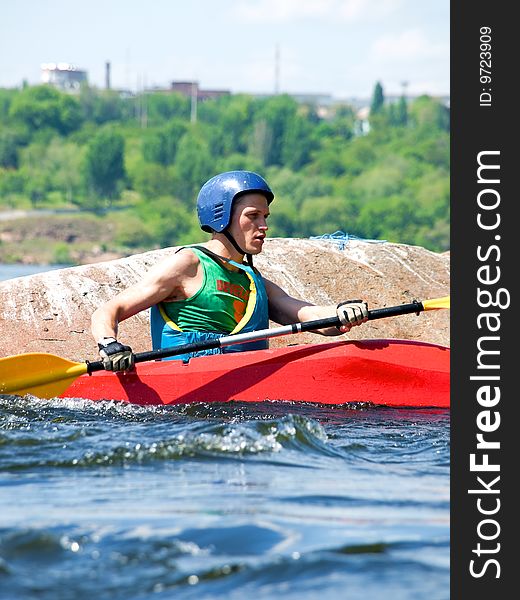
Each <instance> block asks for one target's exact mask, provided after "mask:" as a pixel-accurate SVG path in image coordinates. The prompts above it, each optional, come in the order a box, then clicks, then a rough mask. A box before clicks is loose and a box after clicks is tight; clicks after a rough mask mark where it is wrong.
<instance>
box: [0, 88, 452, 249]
mask: <svg viewBox="0 0 520 600" xmlns="http://www.w3.org/2000/svg"><path fill="white" fill-rule="evenodd" d="M190 106H191V99H190V98H186V97H183V96H182V95H179V94H169V93H159V92H146V93H143V94H139V95H137V96H124V95H121V94H119V93H117V92H116V91H112V90H97V89H95V88H89V87H84V88H82V90H81V92H80V94H79V95H78V96H71V95H68V94H66V93H63V92H59V91H57V90H55V89H53V88H52V87H49V86H34V87H30V86H27V87H25V88H24V89H22V90H0V206H9V207H23V208H30V207H31V206H32V207H55V206H63V207H70V206H71V205H76V206H78V207H80V208H88V209H91V210H92V209H94V210H97V209H103V210H105V209H107V208H110V206H111V205H112V204H113V203H115V202H117V204H118V206H119V207H120V208H121V209H123V210H121V211H119V212H118V213H117V214H118V219H117V223H118V229H117V235H116V238H117V239H116V241H115V242H110V243H114V244H115V246H118V247H124V248H130V249H140V250H141V249H145V248H147V247H150V246H152V247H156V246H160V245H167V244H179V243H191V242H196V241H198V240H200V239H201V235H202V234H201V232H200V229H199V228H198V225H197V221H196V215H195V210H194V208H195V199H196V196H197V194H198V191H199V189H200V187H201V185H202V184H203V183H204V182H205V181H206V180H207V179H208V178H209V177H211V176H213V175H215V174H216V173H218V172H221V171H228V170H235V169H246V170H252V171H255V172H257V173H260V174H261V175H263V176H265V177H266V179H267V181H269V184H270V185H271V187H272V189H273V191H274V193H275V202H274V203H273V205H272V207H271V217H270V219H269V230H270V231H269V232H270V234H271V235H274V236H281V237H284V236H300V237H307V236H310V235H320V234H323V233H333V232H334V231H336V230H339V229H342V230H344V231H348V232H349V233H352V234H355V235H358V236H360V237H368V238H381V239H390V240H392V241H399V242H406V243H413V244H419V245H424V246H426V247H427V248H430V249H432V250H438V251H442V250H447V249H448V248H449V202H450V198H449V172H450V155H449V152H450V138H449V109H448V108H447V107H445V106H443V104H442V103H441V102H439V101H438V100H436V99H434V98H431V97H428V96H422V97H420V98H417V99H414V100H412V99H408V100H407V99H406V98H404V97H402V98H400V99H399V100H398V101H397V102H395V103H388V102H385V96H384V91H383V88H382V86H381V84H380V83H379V82H378V83H376V85H375V87H374V94H373V97H372V101H371V107H370V109H371V112H370V114H369V116H368V124H367V123H366V122H364V121H361V120H360V119H359V118H358V117H357V116H356V115H357V111H356V110H354V108H353V107H351V106H349V105H348V104H345V103H344V104H338V105H334V106H331V107H327V109H326V113H324V112H321V111H320V112H319V113H318V112H317V110H316V108H315V107H312V106H307V105H303V104H299V103H298V102H296V101H295V100H294V99H293V98H291V97H290V96H288V95H277V96H273V97H268V98H254V97H253V96H249V95H245V94H238V95H227V96H222V97H220V98H217V99H214V100H205V101H203V102H199V104H198V107H197V122H196V123H192V122H191V119H190ZM100 218H103V219H108V215H106V216H104V217H100ZM111 239H113V238H111ZM105 243H106V242H105ZM107 249H109V250H110V249H111V248H110V247H108V246H107Z"/></svg>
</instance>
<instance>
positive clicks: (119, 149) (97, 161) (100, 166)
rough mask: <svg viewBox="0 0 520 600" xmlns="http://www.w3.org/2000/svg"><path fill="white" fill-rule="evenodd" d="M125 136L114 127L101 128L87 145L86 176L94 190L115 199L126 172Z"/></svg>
mask: <svg viewBox="0 0 520 600" xmlns="http://www.w3.org/2000/svg"><path fill="white" fill-rule="evenodd" d="M124 147H125V141H124V138H123V136H122V135H121V134H120V133H118V132H117V131H115V130H113V129H112V128H108V127H106V128H102V129H100V130H99V131H98V132H97V133H96V135H95V136H94V137H93V139H92V140H91V141H90V143H89V144H88V147H87V152H86V155H85V163H84V170H85V177H86V181H87V184H88V185H89V186H90V187H91V188H92V190H93V191H94V192H95V193H97V194H100V195H101V196H104V197H106V198H109V199H113V198H114V197H115V196H116V194H117V192H118V190H119V189H120V183H122V182H123V180H124V178H125V176H126V173H125V167H124Z"/></svg>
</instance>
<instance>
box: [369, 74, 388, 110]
mask: <svg viewBox="0 0 520 600" xmlns="http://www.w3.org/2000/svg"><path fill="white" fill-rule="evenodd" d="M384 104H385V96H384V93H383V86H382V85H381V84H380V83H379V81H378V82H377V83H376V85H375V87H374V92H373V94H372V102H371V103H370V114H371V115H377V114H378V113H381V112H382V111H383V106H384Z"/></svg>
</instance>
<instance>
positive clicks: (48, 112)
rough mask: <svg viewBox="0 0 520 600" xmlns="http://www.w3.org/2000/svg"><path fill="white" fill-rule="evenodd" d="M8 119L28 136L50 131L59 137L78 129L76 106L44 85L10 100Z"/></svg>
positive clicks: (79, 117) (70, 98) (77, 103)
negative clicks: (40, 130) (12, 120)
mask: <svg viewBox="0 0 520 600" xmlns="http://www.w3.org/2000/svg"><path fill="white" fill-rule="evenodd" d="M9 116H10V117H12V118H13V119H14V120H15V121H19V122H21V123H23V124H25V125H26V126H27V127H28V129H29V131H31V132H35V131H37V130H39V129H42V128H50V129H54V130H55V131H57V132H58V133H60V134H62V135H67V134H69V133H71V132H72V131H74V130H75V129H78V128H79V127H80V126H81V121H82V118H81V109H80V105H79V102H78V101H77V100H76V99H75V98H73V97H72V96H69V95H66V94H62V93H60V92H59V91H58V90H55V89H54V88H52V87H49V86H46V85H40V86H35V87H27V88H25V89H23V90H22V91H21V92H20V93H19V94H18V95H16V96H15V97H14V98H13V100H12V103H11V106H10V109H9Z"/></svg>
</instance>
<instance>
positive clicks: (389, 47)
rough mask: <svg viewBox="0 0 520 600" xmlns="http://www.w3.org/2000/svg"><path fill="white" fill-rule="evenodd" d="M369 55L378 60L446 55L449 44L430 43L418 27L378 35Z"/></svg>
mask: <svg viewBox="0 0 520 600" xmlns="http://www.w3.org/2000/svg"><path fill="white" fill-rule="evenodd" d="M371 56H372V58H374V59H376V60H378V61H379V60H380V61H393V60H403V59H407V58H409V59H413V60H414V61H415V60H417V59H425V58H440V57H448V56H449V45H448V44H441V43H439V42H437V43H432V42H430V41H429V40H428V39H427V38H426V36H425V35H424V33H423V32H422V31H421V30H420V29H410V30H408V31H404V32H402V33H400V34H397V35H395V34H392V35H385V36H382V37H380V38H379V39H378V40H376V41H375V42H374V43H373V44H372V48H371Z"/></svg>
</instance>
